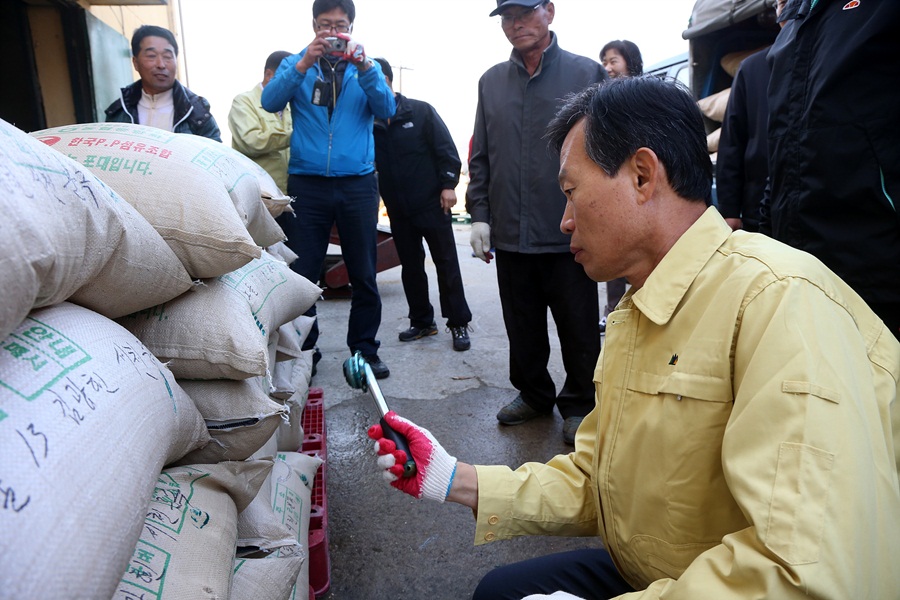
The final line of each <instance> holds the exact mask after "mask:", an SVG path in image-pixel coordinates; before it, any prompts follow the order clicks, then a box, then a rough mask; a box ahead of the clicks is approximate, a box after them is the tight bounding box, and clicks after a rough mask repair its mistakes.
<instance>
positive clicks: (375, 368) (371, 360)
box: [363, 354, 391, 379]
mask: <svg viewBox="0 0 900 600" xmlns="http://www.w3.org/2000/svg"><path fill="white" fill-rule="evenodd" d="M363 358H364V359H365V360H366V362H367V363H368V364H369V366H370V367H372V373H373V374H374V375H375V379H384V378H385V377H387V376H389V375H390V374H391V370H390V369H388V366H387V365H386V364H384V362H383V361H382V360H381V359H380V358H378V355H377V354H370V355H369V356H364V357H363Z"/></svg>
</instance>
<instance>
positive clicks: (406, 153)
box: [374, 58, 472, 351]
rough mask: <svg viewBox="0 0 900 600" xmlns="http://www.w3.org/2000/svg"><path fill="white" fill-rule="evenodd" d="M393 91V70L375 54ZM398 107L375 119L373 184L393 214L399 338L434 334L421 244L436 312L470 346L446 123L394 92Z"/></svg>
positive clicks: (454, 160)
mask: <svg viewBox="0 0 900 600" xmlns="http://www.w3.org/2000/svg"><path fill="white" fill-rule="evenodd" d="M375 60H376V61H378V63H379V64H380V65H381V69H382V71H383V72H384V78H385V80H386V81H387V83H388V85H390V86H391V87H392V89H393V85H392V82H393V70H392V69H391V65H390V64H389V63H388V61H386V60H385V59H383V58H376V59H375ZM394 97H395V99H396V100H397V112H396V113H395V114H394V116H393V117H392V118H390V119H388V120H387V121H385V120H383V119H375V127H374V134H375V164H376V167H377V169H378V186H379V191H380V192H381V197H382V198H383V199H384V205H385V208H387V211H388V216H389V217H390V219H391V234H392V235H393V238H394V245H395V246H396V247H397V254H398V256H399V257H400V264H401V268H402V270H401V280H402V281H403V291H404V293H405V294H406V302H407V304H409V321H410V327H409V329H407V330H406V331H402V332H401V333H400V336H399V337H400V341H401V342H411V341H413V340H418V339H420V338H423V337H426V336H430V335H435V334H436V333H437V326H436V325H435V322H434V307H433V306H432V305H431V302H430V301H429V299H428V276H427V275H426V274H425V249H424V247H423V246H422V239H423V238H424V239H425V241H426V242H428V249H429V250H430V252H431V259H432V260H433V261H434V266H435V267H436V269H437V277H438V290H439V292H440V297H441V314H442V315H443V316H444V318H445V319H447V328H448V329H449V330H450V333H451V334H452V336H453V349H454V350H459V351H463V350H468V349H469V347H470V346H471V342H470V340H469V333H468V325H469V321H471V320H472V312H471V311H470V310H469V305H468V303H467V302H466V295H465V292H464V291H463V283H462V275H461V274H460V271H459V259H458V257H457V255H456V240H455V239H454V237H453V226H452V217H451V216H450V209H451V208H452V207H453V206H454V205H455V204H456V191H455V188H456V184H457V183H459V169H460V166H461V163H460V160H459V153H458V152H457V151H456V146H455V144H454V143H453V138H451V137H450V132H449V131H448V130H447V126H446V125H444V121H443V120H441V117H440V116H439V115H438V114H437V111H435V110H434V107H432V106H431V105H430V104H428V103H427V102H422V101H420V100H413V99H411V98H407V97H405V96H403V95H402V94H397V93H395V94H394Z"/></svg>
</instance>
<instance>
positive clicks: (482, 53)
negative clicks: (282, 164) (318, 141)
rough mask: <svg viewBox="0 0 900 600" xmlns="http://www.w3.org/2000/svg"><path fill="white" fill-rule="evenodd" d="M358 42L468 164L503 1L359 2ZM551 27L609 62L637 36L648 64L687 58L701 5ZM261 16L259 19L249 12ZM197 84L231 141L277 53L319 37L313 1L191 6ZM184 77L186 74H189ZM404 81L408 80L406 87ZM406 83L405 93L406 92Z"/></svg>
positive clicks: (621, 5) (652, 7)
mask: <svg viewBox="0 0 900 600" xmlns="http://www.w3.org/2000/svg"><path fill="white" fill-rule="evenodd" d="M355 4H356V23H355V24H354V28H353V34H352V35H353V36H354V38H356V39H358V40H359V41H360V42H362V43H363V45H364V46H365V48H366V53H367V54H368V55H369V56H372V57H375V56H382V57H384V58H387V59H388V61H389V62H390V63H391V66H392V67H393V70H394V89H395V90H396V91H402V93H403V94H404V95H406V96H409V97H411V98H418V99H420V100H425V101H427V102H429V103H430V104H432V105H433V106H434V107H435V108H436V109H437V111H438V113H439V114H440V115H441V117H442V118H443V119H444V121H445V122H446V123H447V126H448V128H449V129H450V133H451V134H452V135H453V139H454V140H455V141H456V144H457V147H458V148H459V151H460V156H461V157H462V158H463V161H465V156H466V152H467V151H468V141H469V136H470V135H471V134H472V127H473V124H474V116H475V105H476V102H477V86H478V79H479V78H480V77H481V75H482V73H484V71H485V70H487V69H488V68H489V67H491V66H493V65H495V64H497V63H498V62H502V61H504V60H506V59H507V58H508V57H509V52H510V50H511V46H510V44H509V42H508V41H507V39H506V36H505V35H504V34H503V31H502V29H501V28H500V22H499V18H498V17H493V18H492V17H488V14H489V13H490V12H491V11H492V10H493V9H494V8H496V0H449V1H439V0H356V2H355ZM554 4H555V5H556V19H555V20H554V22H553V24H552V25H551V26H550V28H551V29H552V30H553V31H555V32H556V34H557V36H558V38H559V45H560V46H561V47H562V48H563V49H565V50H568V51H570V52H575V53H576V54H583V55H585V56H589V57H591V58H593V59H595V60H599V56H598V54H599V52H600V48H602V47H603V45H604V44H605V43H606V42H608V41H610V40H613V39H628V40H631V41H633V42H634V43H636V44H637V45H638V47H639V48H640V49H641V53H642V55H643V58H644V65H645V66H648V65H651V64H653V63H655V62H659V61H661V60H664V59H666V58H669V57H670V56H673V55H675V54H678V53H681V52H686V51H687V49H688V46H687V42H686V41H685V40H683V39H682V38H681V33H682V31H684V30H685V29H686V28H687V24H688V19H689V18H690V16H691V9H692V8H693V6H694V0H555V1H554ZM248 5H249V6H252V7H253V8H254V10H253V11H252V12H249V11H248V10H247V6H248ZM181 10H182V31H183V35H184V40H183V46H184V49H183V52H184V55H185V59H186V60H187V64H188V73H187V83H188V85H189V87H190V88H191V89H192V90H193V91H195V92H196V93H198V94H200V95H201V96H205V97H206V98H207V99H208V100H209V101H210V103H211V105H212V112H213V116H215V118H216V121H218V123H219V127H220V128H221V129H222V137H223V140H224V141H225V143H230V140H231V135H230V133H229V131H228V111H229V109H230V108H231V100H232V98H234V96H235V95H237V94H239V93H241V92H244V91H247V90H248V89H250V88H251V87H253V85H255V84H256V83H258V82H259V81H260V80H261V79H262V70H263V65H264V63H265V59H266V57H267V56H268V55H269V54H270V53H271V52H273V51H275V50H287V51H289V52H299V51H300V50H302V49H303V48H305V47H306V46H307V45H308V44H309V42H310V41H311V40H312V38H313V36H314V33H313V30H312V0H253V1H252V2H246V1H245V0H181ZM181 76H182V80H184V74H181ZM401 80H402V81H401ZM401 83H402V90H400V89H398V88H399V87H400V85H401Z"/></svg>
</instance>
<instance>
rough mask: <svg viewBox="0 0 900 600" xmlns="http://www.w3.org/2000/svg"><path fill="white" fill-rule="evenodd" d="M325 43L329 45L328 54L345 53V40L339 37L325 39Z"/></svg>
mask: <svg viewBox="0 0 900 600" xmlns="http://www.w3.org/2000/svg"><path fill="white" fill-rule="evenodd" d="M325 41H326V42H328V44H329V52H341V53H343V52H346V51H347V40H345V39H343V38H339V37H327V38H325Z"/></svg>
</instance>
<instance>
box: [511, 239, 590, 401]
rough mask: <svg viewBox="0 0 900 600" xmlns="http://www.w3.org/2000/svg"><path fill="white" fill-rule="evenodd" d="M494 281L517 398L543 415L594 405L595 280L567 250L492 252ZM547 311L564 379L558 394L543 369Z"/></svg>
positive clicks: (546, 355) (547, 340) (546, 349)
mask: <svg viewBox="0 0 900 600" xmlns="http://www.w3.org/2000/svg"><path fill="white" fill-rule="evenodd" d="M497 282H498V284H499V289H500V304H501V306H502V308H503V321H504V323H505V325H506V335H507V337H508V338H509V381H510V383H512V384H513V387H515V388H516V389H517V390H519V392H520V393H521V395H522V399H523V400H525V402H526V403H527V404H528V405H529V406H530V407H532V408H533V409H535V410H538V411H540V412H542V413H545V414H550V413H551V412H553V406H554V405H556V406H557V407H558V408H559V413H560V414H561V415H562V416H563V418H566V417H583V416H584V415H586V414H587V413H589V412H590V411H591V409H592V408H593V407H594V367H595V366H596V364H597V356H598V355H599V354H600V330H599V328H598V327H597V323H598V322H599V321H600V306H599V301H598V296H597V283H596V282H595V281H592V280H591V279H590V278H589V277H588V276H587V275H585V273H584V269H582V267H581V265H579V264H578V263H576V262H575V259H574V258H573V256H572V255H571V254H569V253H568V252H565V253H551V254H523V253H520V252H507V251H503V250H497ZM548 308H549V309H550V313H551V314H552V315H553V321H554V322H555V323H556V330H557V334H558V336H559V344H560V349H561V351H562V360H563V366H564V367H565V370H566V380H565V383H564V384H563V386H562V389H561V390H560V392H559V395H557V393H556V385H555V384H554V383H553V379H552V378H551V377H550V372H549V371H548V370H547V362H548V361H549V359H550V336H549V334H548V331H547V309H548Z"/></svg>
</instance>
